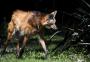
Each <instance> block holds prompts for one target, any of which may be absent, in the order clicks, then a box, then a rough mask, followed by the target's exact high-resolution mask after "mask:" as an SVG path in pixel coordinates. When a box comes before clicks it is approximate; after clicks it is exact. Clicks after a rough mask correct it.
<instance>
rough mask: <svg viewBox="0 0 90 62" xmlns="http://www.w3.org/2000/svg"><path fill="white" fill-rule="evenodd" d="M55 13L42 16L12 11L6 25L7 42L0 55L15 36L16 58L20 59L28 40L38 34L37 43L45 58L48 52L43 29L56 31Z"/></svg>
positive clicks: (38, 13)
mask: <svg viewBox="0 0 90 62" xmlns="http://www.w3.org/2000/svg"><path fill="white" fill-rule="evenodd" d="M56 13H57V11H54V12H52V13H50V14H44V13H41V12H38V11H22V10H16V11H14V12H13V14H12V17H11V21H10V22H9V24H8V35H7V40H6V42H5V43H4V45H3V51H2V55H3V54H4V52H5V50H6V48H7V46H8V44H9V43H10V41H11V39H12V38H13V37H14V36H16V37H17V38H18V39H19V41H18V43H17V46H16V54H17V57H21V56H22V53H23V50H24V47H25V45H26V42H27V40H28V38H29V37H31V36H32V35H34V34H38V35H39V37H38V39H39V42H40V44H41V46H42V48H43V49H44V51H45V56H47V52H48V50H47V49H46V45H45V42H44V38H43V27H48V28H52V29H57V27H56V25H55V22H56V20H55V16H56ZM21 39H23V40H22V44H21V43H20V42H21ZM20 44H21V46H20Z"/></svg>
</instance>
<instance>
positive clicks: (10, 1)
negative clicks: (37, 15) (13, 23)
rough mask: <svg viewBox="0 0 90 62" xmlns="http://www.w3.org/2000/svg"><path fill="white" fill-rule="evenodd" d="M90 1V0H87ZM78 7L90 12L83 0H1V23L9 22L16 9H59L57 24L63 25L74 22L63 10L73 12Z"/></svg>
mask: <svg viewBox="0 0 90 62" xmlns="http://www.w3.org/2000/svg"><path fill="white" fill-rule="evenodd" d="M85 1H87V2H88V3H90V1H89V0H85ZM77 8H83V9H85V11H87V12H90V8H89V7H87V6H86V5H85V4H84V3H83V2H82V0H0V24H2V23H3V22H4V21H5V22H7V23H8V22H9V21H10V18H11V15H12V12H13V11H14V10H16V9H22V10H38V11H42V12H48V13H50V12H52V11H54V10H57V11H58V13H57V16H56V20H57V23H56V24H57V26H58V27H61V26H62V25H64V23H65V24H68V23H69V24H71V23H72V22H73V20H72V17H71V16H68V15H66V14H63V11H66V12H69V13H73V12H75V11H76V9H77Z"/></svg>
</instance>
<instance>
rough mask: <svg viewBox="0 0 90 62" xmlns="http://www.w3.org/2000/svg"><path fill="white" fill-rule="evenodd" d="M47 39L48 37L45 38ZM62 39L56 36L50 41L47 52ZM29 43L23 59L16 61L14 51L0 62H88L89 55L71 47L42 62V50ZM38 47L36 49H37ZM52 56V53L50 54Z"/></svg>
mask: <svg viewBox="0 0 90 62" xmlns="http://www.w3.org/2000/svg"><path fill="white" fill-rule="evenodd" d="M45 38H46V39H48V36H46V37H45ZM62 39H63V37H60V36H56V37H54V38H53V39H52V43H51V44H50V45H49V46H48V49H49V52H50V51H51V50H52V49H53V48H54V47H55V46H56V45H57V43H58V42H60V41H61V40H62ZM34 42H36V41H33V42H31V44H30V45H31V46H30V51H29V50H27V49H26V50H25V53H24V54H23V58H21V59H17V58H16V56H15V51H14V52H12V53H7V54H5V55H4V56H3V57H0V62H90V55H89V54H88V55H85V54H84V52H83V51H84V50H83V49H82V51H80V52H78V51H77V50H76V49H75V48H73V47H71V48H69V49H68V50H66V51H63V52H62V53H60V52H59V51H57V53H56V54H54V55H50V54H49V55H48V59H46V60H44V59H42V57H43V56H44V53H43V50H42V48H41V47H40V46H39V45H38V44H35V45H33V43H34ZM37 46H38V47H37ZM51 54H52V53H51Z"/></svg>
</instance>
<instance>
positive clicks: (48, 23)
mask: <svg viewBox="0 0 90 62" xmlns="http://www.w3.org/2000/svg"><path fill="white" fill-rule="evenodd" d="M56 14H57V11H54V12H52V13H50V14H47V15H46V16H45V20H44V22H43V25H45V27H46V28H48V29H50V28H52V29H57V26H56V24H55V23H56V19H55V16H56Z"/></svg>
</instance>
